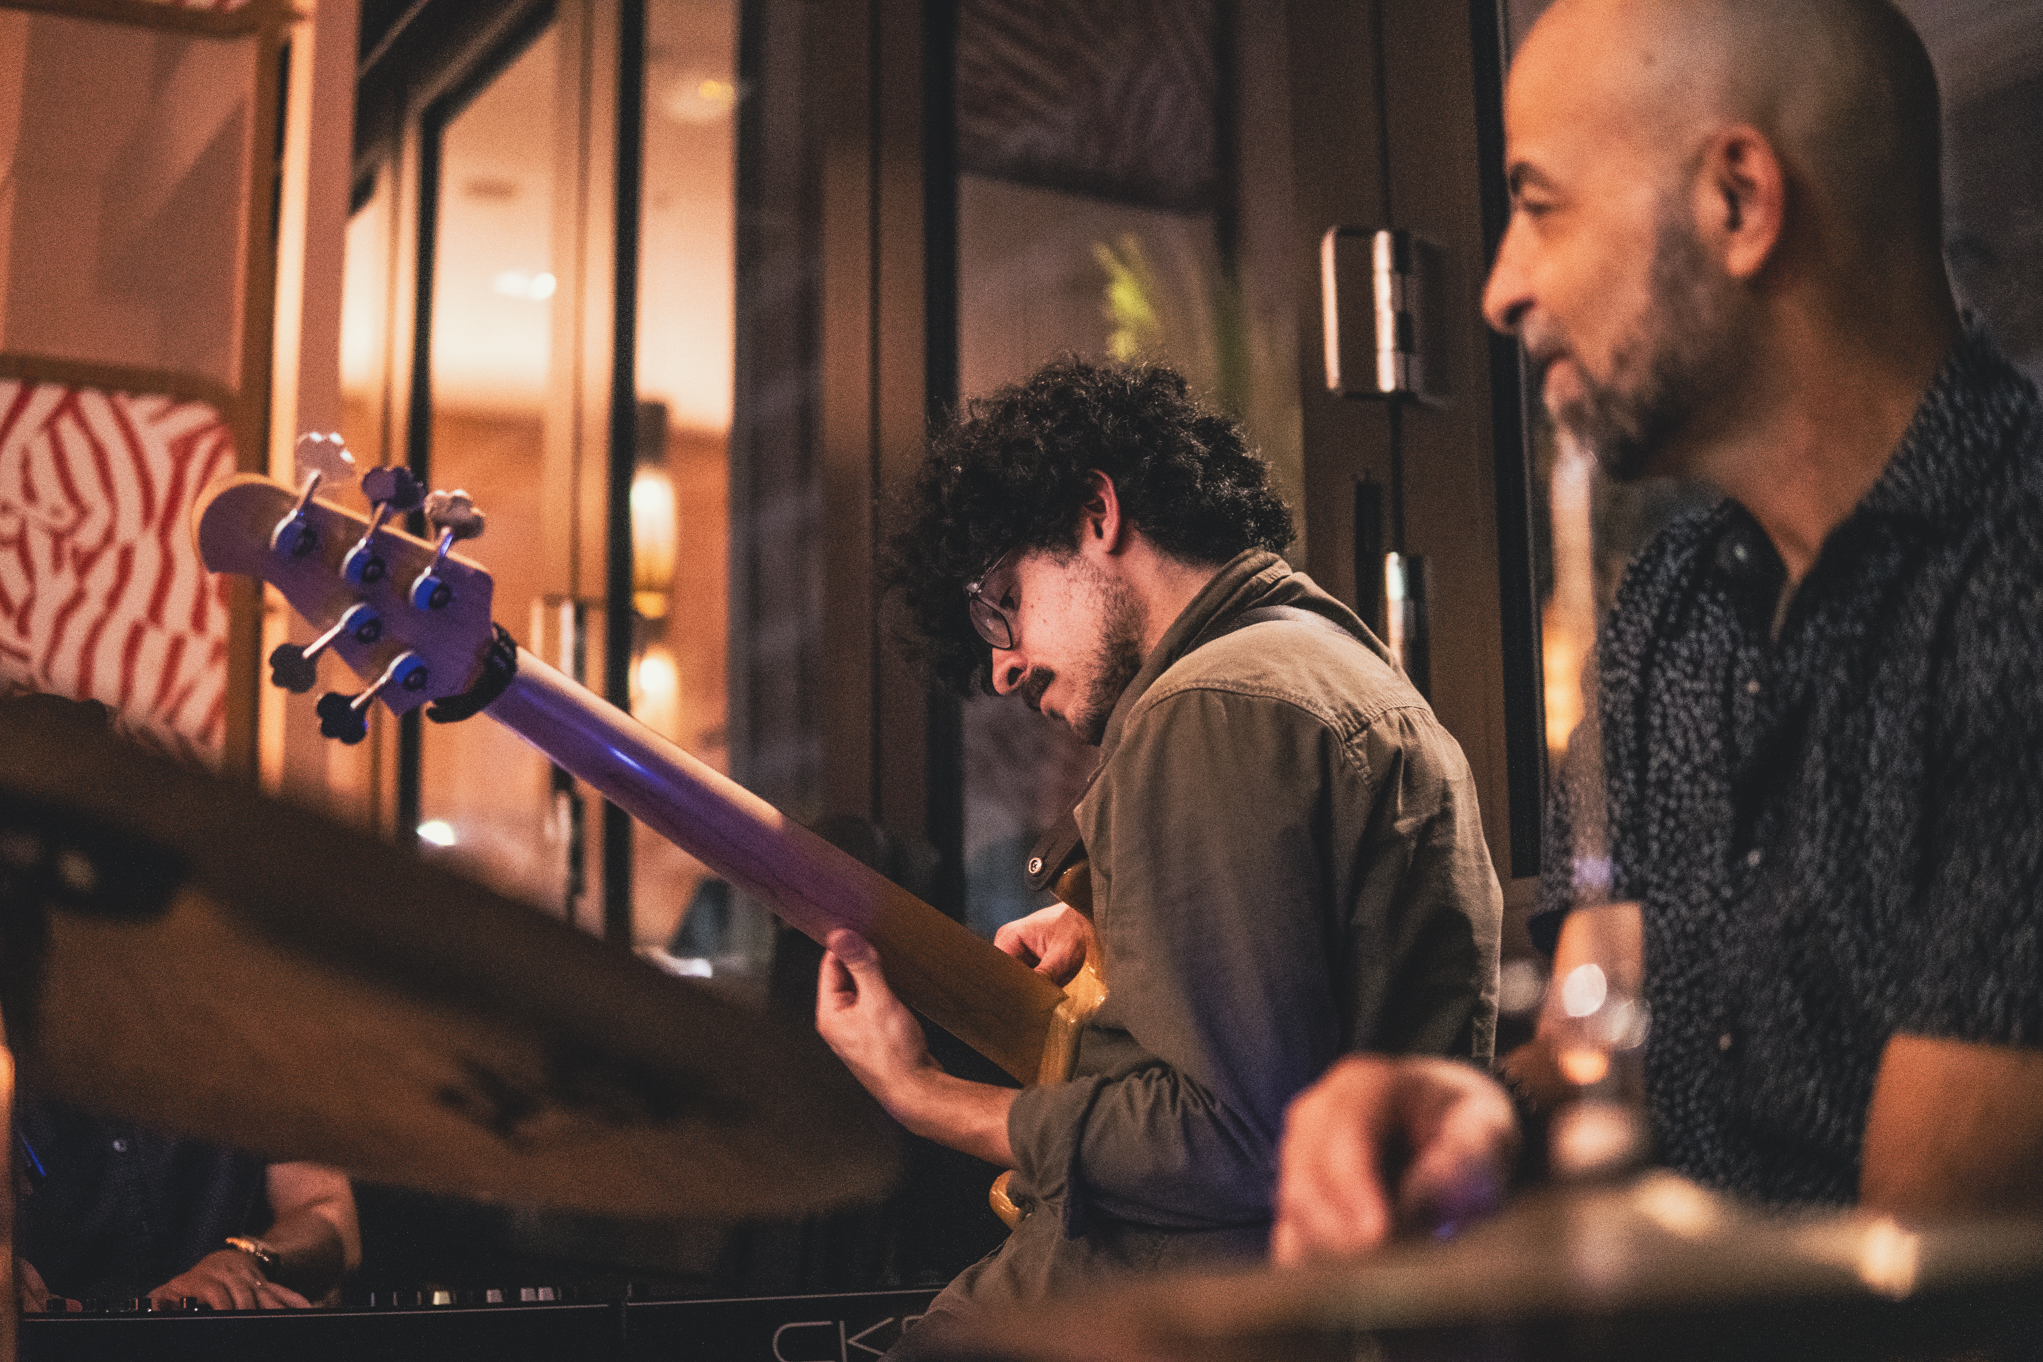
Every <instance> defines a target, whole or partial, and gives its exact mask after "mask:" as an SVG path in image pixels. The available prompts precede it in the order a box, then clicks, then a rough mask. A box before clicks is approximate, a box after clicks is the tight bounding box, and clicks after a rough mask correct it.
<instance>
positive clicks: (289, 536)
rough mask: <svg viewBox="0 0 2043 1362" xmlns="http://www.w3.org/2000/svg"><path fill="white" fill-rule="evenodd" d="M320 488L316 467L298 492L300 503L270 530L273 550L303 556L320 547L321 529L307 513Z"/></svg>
mask: <svg viewBox="0 0 2043 1362" xmlns="http://www.w3.org/2000/svg"><path fill="white" fill-rule="evenodd" d="M318 490H319V470H318V469H316V468H315V469H313V470H312V471H311V472H310V473H308V474H306V475H305V488H304V490H303V491H301V492H299V493H298V504H297V505H296V506H293V507H292V508H291V514H289V515H287V516H285V517H284V518H283V519H282V520H279V521H278V522H277V527H276V528H275V529H274V530H271V531H270V550H271V552H273V553H288V554H290V555H291V556H292V557H293V558H303V557H304V556H305V555H306V554H308V553H310V552H312V550H314V549H316V548H318V547H319V531H317V530H315V529H313V528H312V518H311V517H310V516H308V515H306V514H305V508H306V507H307V506H310V505H311V504H312V494H313V493H314V492H317V491H318Z"/></svg>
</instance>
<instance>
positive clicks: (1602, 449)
mask: <svg viewBox="0 0 2043 1362" xmlns="http://www.w3.org/2000/svg"><path fill="white" fill-rule="evenodd" d="M1672 207H1673V205H1671V204H1670V205H1668V208H1669V209H1670V210H1671V209H1672ZM1723 287H1724V286H1723V284H1722V283H1721V282H1720V281H1718V280H1716V279H1713V278H1712V277H1711V270H1710V264H1709V260H1708V258H1707V257H1706V256H1705V255H1704V254H1703V250H1702V243H1701V242H1700V241H1698V240H1697V239H1696V235H1695V232H1694V229H1693V228H1692V227H1691V226H1690V225H1689V223H1688V222H1687V221H1686V220H1685V219H1683V218H1681V217H1679V216H1677V214H1676V213H1675V212H1673V211H1664V212H1663V214H1662V216H1661V220H1660V228H1659V231H1658V233H1657V235H1656V237H1655V240H1654V245H1653V273H1652V302H1651V305H1650V307H1649V308H1648V309H1647V312H1646V315H1645V316H1644V317H1642V318H1640V320H1639V322H1638V325H1637V328H1636V330H1635V331H1634V332H1633V334H1632V335H1631V336H1630V337H1629V338H1628V339H1626V340H1625V341H1624V343H1623V344H1621V345H1620V346H1619V347H1618V350H1617V354H1616V355H1615V357H1614V359H1613V362H1612V365H1611V370H1612V376H1611V380H1610V381H1609V382H1608V383H1598V382H1596V381H1595V380H1593V379H1591V378H1590V377H1589V376H1588V375H1587V374H1586V373H1584V374H1583V376H1582V384H1583V394H1582V396H1581V397H1579V398H1577V399H1575V400H1574V401H1571V402H1568V403H1567V404H1565V405H1564V406H1563V407H1562V408H1561V409H1560V410H1558V411H1555V412H1553V413H1552V415H1553V418H1554V420H1555V422H1556V423H1558V424H1559V425H1561V426H1563V427H1565V428H1566V429H1567V430H1569V431H1570V432H1572V433H1573V434H1574V436H1575V438H1576V439H1578V440H1580V441H1582V442H1583V443H1584V444H1586V445H1587V446H1588V448H1589V449H1590V451H1591V452H1592V453H1594V454H1595V456H1596V462H1597V464H1598V465H1599V466H1600V467H1601V468H1602V469H1603V471H1604V473H1605V474H1606V475H1608V476H1609V477H1610V478H1611V479H1612V480H1613V481H1616V482H1637V481H1638V480H1640V479H1641V478H1645V477H1649V476H1652V475H1653V474H1655V473H1662V472H1666V471H1669V470H1667V469H1665V468H1664V467H1658V468H1656V467H1655V464H1656V462H1658V461H1659V456H1660V455H1661V453H1662V451H1664V450H1665V449H1666V447H1667V445H1668V444H1669V443H1670V442H1671V441H1672V440H1674V439H1675V438H1676V437H1677V436H1678V435H1679V434H1680V433H1681V432H1682V430H1683V429H1684V428H1686V427H1687V426H1689V425H1690V424H1691V423H1692V422H1693V421H1694V420H1695V418H1696V415H1697V413H1698V412H1700V411H1701V410H1702V409H1703V407H1704V405H1705V404H1706V403H1709V402H1713V401H1714V402H1721V401H1725V400H1727V398H1728V394H1729V391H1730V388H1731V384H1730V382H1729V375H1730V373H1731V372H1732V370H1733V365H1734V359H1733V340H1734V338H1733V337H1732V336H1731V334H1730V332H1731V327H1730V325H1729V324H1728V319H1727V316H1726V314H1727V311H1728V309H1727V308H1726V307H1725V305H1724V301H1725V300H1724V295H1723V292H1722V289H1723Z"/></svg>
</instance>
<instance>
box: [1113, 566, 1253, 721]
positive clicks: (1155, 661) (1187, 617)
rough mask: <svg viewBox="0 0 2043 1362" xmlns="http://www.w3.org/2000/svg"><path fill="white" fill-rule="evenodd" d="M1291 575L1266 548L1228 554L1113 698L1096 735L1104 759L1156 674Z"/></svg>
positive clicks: (1154, 680)
mask: <svg viewBox="0 0 2043 1362" xmlns="http://www.w3.org/2000/svg"><path fill="white" fill-rule="evenodd" d="M1290 575H1291V567H1290V565H1289V564H1288V563H1286V562H1285V561H1284V560H1283V559H1282V558H1279V557H1278V556H1277V555H1276V554H1274V553H1271V552H1270V551H1269V550H1268V549H1245V550H1243V551H1242V552H1241V553H1238V554H1236V555H1235V556H1234V557H1233V558H1230V559H1229V560H1228V561H1227V562H1226V563H1225V564H1223V565H1222V566H1221V569H1220V571H1218V572H1216V573H1214V574H1213V577H1212V580H1210V581H1208V582H1207V583H1206V585H1205V586H1203V587H1201V588H1200V589H1199V594H1198V595H1196V596H1194V597H1192V599H1191V601H1190V603H1189V604H1187V605H1186V606H1185V608H1184V609H1183V610H1181V611H1179V612H1178V617H1177V618H1176V619H1175V620H1172V621H1171V626H1170V628H1168V629H1166V630H1164V633H1163V637H1162V638H1161V639H1159V640H1158V641H1157V645H1156V648H1155V650H1154V651H1153V652H1151V653H1150V654H1149V656H1148V657H1147V658H1146V659H1144V660H1143V663H1142V670H1141V671H1139V672H1137V673H1135V679H1134V680H1133V681H1130V682H1129V683H1128V689H1126V690H1124V691H1122V692H1121V698H1120V699H1119V700H1117V701H1115V702H1114V712H1113V713H1112V714H1111V715H1109V716H1108V717H1107V728H1106V732H1105V734H1104V735H1102V737H1101V738H1100V752H1101V757H1102V761H1104V759H1105V758H1106V757H1107V756H1111V755H1112V754H1113V751H1114V749H1115V748H1116V747H1118V746H1119V745H1120V742H1121V729H1122V727H1123V726H1124V725H1125V724H1126V723H1127V722H1128V712H1129V711H1130V710H1131V709H1133V708H1134V707H1135V702H1136V701H1137V700H1140V699H1141V698H1142V693H1143V692H1144V691H1146V690H1148V689H1149V688H1150V687H1151V686H1152V685H1154V684H1155V683H1156V678H1157V677H1159V676H1162V675H1163V674H1164V673H1165V672H1167V671H1169V670H1170V668H1171V665H1172V664H1173V663H1175V662H1176V661H1177V660H1178V659H1179V658H1181V657H1183V656H1184V655H1185V654H1186V653H1188V652H1190V651H1191V650H1192V649H1193V648H1195V647H1197V646H1198V645H1199V644H1201V643H1203V642H1205V641H1206V639H1207V637H1208V636H1209V634H1210V633H1211V632H1212V631H1213V629H1214V626H1216V625H1218V624H1220V623H1221V622H1222V621H1223V620H1224V619H1225V618H1227V617H1228V616H1231V615H1233V614H1235V613H1236V612H1237V611H1239V610H1246V609H1248V608H1249V607H1250V606H1252V605H1254V604H1256V603H1257V602H1259V601H1261V600H1262V599H1263V598H1264V597H1266V596H1268V595H1269V593H1270V590H1271V588H1272V587H1274V586H1276V585H1277V584H1278V583H1279V582H1281V581H1283V580H1284V578H1286V577H1289V576H1290Z"/></svg>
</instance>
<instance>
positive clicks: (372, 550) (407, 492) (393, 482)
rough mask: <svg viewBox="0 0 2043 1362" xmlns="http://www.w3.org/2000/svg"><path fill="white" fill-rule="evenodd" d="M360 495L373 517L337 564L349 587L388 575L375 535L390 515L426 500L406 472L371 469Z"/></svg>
mask: <svg viewBox="0 0 2043 1362" xmlns="http://www.w3.org/2000/svg"><path fill="white" fill-rule="evenodd" d="M362 495H363V496H365V497H367V498H369V503H370V505H372V506H374V507H375V508H376V514H375V515H374V517H372V518H371V519H370V521H369V528H368V529H366V530H364V531H363V532H362V537H361V538H360V539H358V540H356V541H355V546H354V547H353V548H351V549H349V550H348V556H347V557H346V558H343V559H342V560H341V576H342V578H343V579H345V580H346V582H347V584H348V585H349V586H374V585H376V583H378V582H380V581H382V580H383V579H384V578H385V577H386V576H388V575H389V574H390V565H389V564H387V563H385V562H384V561H383V558H382V556H381V555H379V554H378V553H377V552H376V543H375V541H376V531H378V530H380V529H382V528H383V522H384V521H385V520H388V519H389V518H390V513H391V512H392V511H400V512H402V511H415V510H417V509H418V507H419V503H420V502H422V501H424V500H425V499H426V494H425V489H424V488H423V487H421V486H419V480H418V479H417V478H415V477H413V476H412V472H411V470H410V469H409V468H397V467H384V468H372V469H370V470H369V471H368V472H366V473H364V474H363V475H362Z"/></svg>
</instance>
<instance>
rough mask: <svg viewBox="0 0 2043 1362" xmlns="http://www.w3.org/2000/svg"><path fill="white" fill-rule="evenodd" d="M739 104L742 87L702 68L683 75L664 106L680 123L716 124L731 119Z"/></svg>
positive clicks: (661, 100) (671, 116) (673, 86)
mask: <svg viewBox="0 0 2043 1362" xmlns="http://www.w3.org/2000/svg"><path fill="white" fill-rule="evenodd" d="M737 102H738V87H737V86H736V85H735V84H734V83H732V82H731V81H729V80H726V79H725V78H724V77H722V76H712V75H704V74H702V72H701V71H700V69H698V70H695V71H690V72H686V73H684V74H682V75H681V76H679V77H678V78H676V79H675V80H674V82H673V83H672V84H670V85H669V86H668V87H667V92H666V94H665V95H664V96H662V97H661V99H660V107H661V108H662V109H664V110H665V111H666V114H667V117H669V118H671V119H673V120H674V121H675V122H677V123H714V122H716V121H717V120H718V119H722V118H728V117H729V116H730V113H731V106H732V105H734V104H736V103H737Z"/></svg>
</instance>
